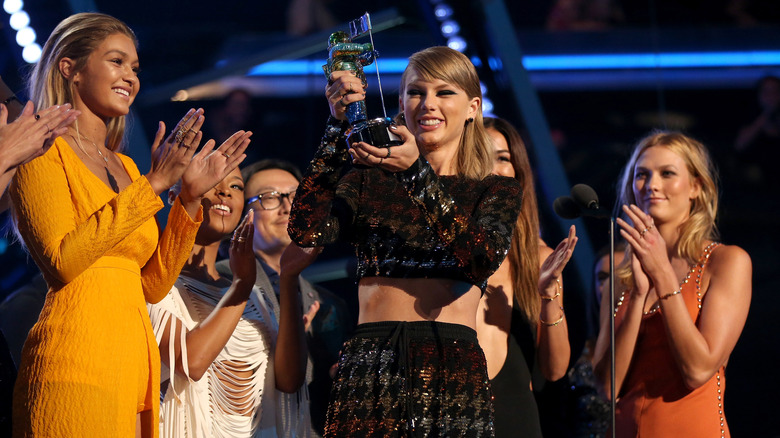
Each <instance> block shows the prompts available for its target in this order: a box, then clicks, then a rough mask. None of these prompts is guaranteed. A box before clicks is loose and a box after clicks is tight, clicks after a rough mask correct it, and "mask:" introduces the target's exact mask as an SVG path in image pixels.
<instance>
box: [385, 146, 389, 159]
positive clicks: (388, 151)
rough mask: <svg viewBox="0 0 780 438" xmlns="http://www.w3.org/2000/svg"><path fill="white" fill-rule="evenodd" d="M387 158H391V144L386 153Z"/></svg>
mask: <svg viewBox="0 0 780 438" xmlns="http://www.w3.org/2000/svg"><path fill="white" fill-rule="evenodd" d="M385 158H390V146H388V147H387V155H385Z"/></svg>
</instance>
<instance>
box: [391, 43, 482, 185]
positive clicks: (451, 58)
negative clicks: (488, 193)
mask: <svg viewBox="0 0 780 438" xmlns="http://www.w3.org/2000/svg"><path fill="white" fill-rule="evenodd" d="M412 71H414V72H416V73H417V75H419V76H420V78H422V79H423V80H426V81H432V80H437V79H438V80H441V81H444V82H447V83H450V84H453V85H456V86H458V87H460V88H461V89H463V90H464V91H465V92H466V95H467V96H468V97H469V99H473V98H475V97H478V98H479V99H480V102H481V101H482V88H481V87H480V86H479V76H478V75H477V70H476V69H475V68H474V64H472V63H471V61H470V60H469V59H468V58H467V57H466V55H464V54H462V53H460V52H458V51H457V50H453V49H450V48H449V47H446V46H435V47H429V48H427V49H425V50H421V51H419V52H417V53H415V54H413V55H412V56H410V57H409V65H408V66H407V67H406V69H405V70H404V73H403V75H402V76H401V87H400V90H399V96H400V97H401V99H403V97H404V95H405V94H406V89H405V88H406V81H407V79H408V76H409V74H411V73H410V72H412ZM401 116H402V114H399V116H398V117H397V118H396V121H397V122H398V123H401V124H404V120H403V118H402V117H401ZM454 162H455V166H456V168H455V171H456V172H457V173H458V174H459V175H462V176H466V177H469V178H474V179H483V178H485V177H486V176H488V175H490V174H491V172H492V171H493V146H492V143H491V142H490V137H489V136H488V134H487V131H486V130H485V126H484V124H483V121H482V105H480V107H479V108H478V109H477V112H476V114H475V116H474V120H473V121H466V126H465V127H464V128H463V135H462V136H461V138H460V146H459V147H458V150H457V151H456V152H455V159H454Z"/></svg>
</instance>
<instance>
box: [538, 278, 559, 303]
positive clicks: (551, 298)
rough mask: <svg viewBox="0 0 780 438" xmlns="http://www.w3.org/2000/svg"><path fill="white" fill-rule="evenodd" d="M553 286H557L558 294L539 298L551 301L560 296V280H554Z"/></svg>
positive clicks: (540, 295)
mask: <svg viewBox="0 0 780 438" xmlns="http://www.w3.org/2000/svg"><path fill="white" fill-rule="evenodd" d="M555 284H557V285H558V292H556V293H555V295H553V296H551V297H548V296H547V295H542V294H539V297H541V298H542V299H543V300H547V301H553V300H555V299H556V298H558V297H559V296H561V280H560V279H557V278H556V279H555Z"/></svg>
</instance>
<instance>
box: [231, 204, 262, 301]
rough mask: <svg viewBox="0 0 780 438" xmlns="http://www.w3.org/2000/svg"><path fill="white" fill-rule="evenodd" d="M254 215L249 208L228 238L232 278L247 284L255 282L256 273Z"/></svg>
mask: <svg viewBox="0 0 780 438" xmlns="http://www.w3.org/2000/svg"><path fill="white" fill-rule="evenodd" d="M254 217H255V215H254V210H252V209H251V208H250V209H249V211H248V212H247V214H246V216H244V218H243V219H242V220H241V223H240V224H238V227H236V230H235V231H234V232H233V237H232V238H231V239H230V271H231V272H232V273H233V278H235V279H238V280H241V281H244V282H246V283H247V284H255V276H256V275H257V263H256V262H255V252H254V250H253V248H252V240H253V239H254V232H255V227H254ZM249 289H251V288H249Z"/></svg>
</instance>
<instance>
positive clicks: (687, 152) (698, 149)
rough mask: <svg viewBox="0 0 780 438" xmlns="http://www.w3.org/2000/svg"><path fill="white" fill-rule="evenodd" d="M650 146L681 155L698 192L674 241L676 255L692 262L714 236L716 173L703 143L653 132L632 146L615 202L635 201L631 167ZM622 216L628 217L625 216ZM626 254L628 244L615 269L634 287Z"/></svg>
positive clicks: (629, 250)
mask: <svg viewBox="0 0 780 438" xmlns="http://www.w3.org/2000/svg"><path fill="white" fill-rule="evenodd" d="M653 146H663V147H665V148H667V149H669V150H670V151H672V152H674V153H675V154H677V155H678V156H679V157H680V158H682V159H683V162H685V166H686V168H687V169H688V173H689V174H690V175H691V179H692V181H693V182H694V183H696V184H698V185H699V188H700V190H699V194H698V196H696V197H695V198H694V199H692V200H691V209H690V212H689V214H688V218H687V219H686V220H685V222H683V223H682V224H681V225H680V238H679V240H678V242H677V256H678V257H682V258H684V259H685V260H687V261H688V263H689V264H695V263H696V262H697V261H698V259H699V256H700V255H701V250H702V247H703V246H704V242H705V241H706V240H716V239H718V229H717V226H716V223H715V220H716V217H717V212H718V186H717V180H718V173H717V170H716V169H715V166H714V164H713V162H712V158H711V157H710V154H709V152H708V151H707V148H706V147H705V146H704V145H703V144H701V143H700V142H698V141H696V140H694V139H692V138H690V137H688V136H686V135H684V134H682V133H680V132H674V131H654V132H652V133H651V134H650V135H648V136H647V137H645V138H643V139H641V140H640V141H639V143H637V145H636V146H635V147H634V152H633V153H632V154H631V158H630V159H629V160H628V163H627V164H626V167H625V168H624V169H623V172H622V174H621V177H620V183H619V184H620V185H619V186H618V205H619V206H620V205H630V204H636V199H635V197H634V176H635V175H634V168H635V167H636V163H637V161H639V158H640V157H641V156H642V154H643V153H644V151H646V150H647V149H649V148H651V147H653ZM623 218H624V219H626V220H628V219H627V218H626V217H625V215H624V217H623ZM630 255H631V247H630V246H629V247H628V251H627V252H626V257H625V258H624V259H623V263H622V264H621V266H620V268H619V269H618V271H617V274H618V277H619V279H620V280H621V282H622V283H623V284H624V285H626V286H627V287H633V286H634V278H633V273H632V272H631V257H630Z"/></svg>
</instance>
